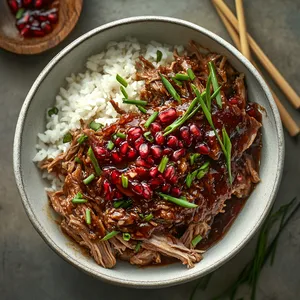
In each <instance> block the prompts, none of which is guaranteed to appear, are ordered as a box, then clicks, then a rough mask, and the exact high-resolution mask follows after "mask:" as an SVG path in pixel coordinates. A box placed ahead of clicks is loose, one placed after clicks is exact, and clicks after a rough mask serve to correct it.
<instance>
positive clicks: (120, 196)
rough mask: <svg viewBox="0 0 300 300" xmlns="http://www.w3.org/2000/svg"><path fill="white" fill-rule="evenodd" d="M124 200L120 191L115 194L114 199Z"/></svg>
mask: <svg viewBox="0 0 300 300" xmlns="http://www.w3.org/2000/svg"><path fill="white" fill-rule="evenodd" d="M122 198H123V194H122V193H120V192H119V191H115V192H114V199H116V200H118V199H122Z"/></svg>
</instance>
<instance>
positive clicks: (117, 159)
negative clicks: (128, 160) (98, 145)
mask: <svg viewBox="0 0 300 300" xmlns="http://www.w3.org/2000/svg"><path fill="white" fill-rule="evenodd" d="M111 157H112V159H113V161H114V162H115V163H120V162H121V161H122V157H121V156H120V154H119V153H118V152H117V150H113V151H112V152H111Z"/></svg>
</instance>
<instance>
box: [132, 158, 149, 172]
mask: <svg viewBox="0 0 300 300" xmlns="http://www.w3.org/2000/svg"><path fill="white" fill-rule="evenodd" d="M135 164H136V165H137V166H138V167H144V168H148V169H149V168H151V167H152V165H151V164H149V163H148V162H146V161H145V160H144V159H142V158H140V157H138V158H137V160H136V162H135Z"/></svg>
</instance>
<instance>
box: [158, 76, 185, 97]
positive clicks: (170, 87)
mask: <svg viewBox="0 0 300 300" xmlns="http://www.w3.org/2000/svg"><path fill="white" fill-rule="evenodd" d="M159 75H160V78H161V81H162V83H163V85H164V86H165V88H166V89H167V90H168V92H169V93H170V95H171V96H172V97H173V98H174V99H175V100H177V101H178V102H179V103H181V99H180V96H179V95H178V93H177V92H176V90H175V89H174V87H173V85H172V84H171V83H170V82H169V80H168V79H167V78H166V77H165V76H164V75H162V74H161V73H159Z"/></svg>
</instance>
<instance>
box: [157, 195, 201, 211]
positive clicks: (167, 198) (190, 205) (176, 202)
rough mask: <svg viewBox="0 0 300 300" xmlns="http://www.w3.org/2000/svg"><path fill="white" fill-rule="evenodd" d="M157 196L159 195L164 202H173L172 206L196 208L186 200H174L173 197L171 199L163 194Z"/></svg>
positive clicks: (195, 205)
mask: <svg viewBox="0 0 300 300" xmlns="http://www.w3.org/2000/svg"><path fill="white" fill-rule="evenodd" d="M158 195H160V196H161V197H162V198H164V199H165V200H167V201H170V202H173V203H174V204H177V205H179V206H182V207H186V208H196V207H198V205H197V204H194V203H191V202H188V201H187V200H184V199H181V198H175V197H172V196H170V195H166V194H163V193H158Z"/></svg>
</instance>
